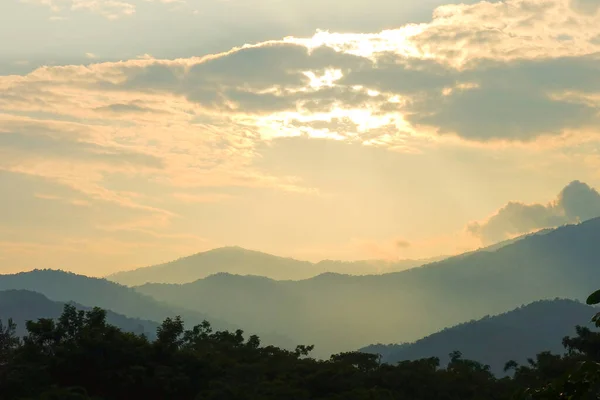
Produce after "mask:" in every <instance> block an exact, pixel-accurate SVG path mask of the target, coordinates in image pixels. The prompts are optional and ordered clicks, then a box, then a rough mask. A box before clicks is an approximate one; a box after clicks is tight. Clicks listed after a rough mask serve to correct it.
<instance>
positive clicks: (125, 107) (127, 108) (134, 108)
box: [95, 102, 163, 114]
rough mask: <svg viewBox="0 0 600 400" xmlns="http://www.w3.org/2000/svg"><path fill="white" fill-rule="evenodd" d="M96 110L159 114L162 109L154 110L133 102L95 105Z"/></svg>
mask: <svg viewBox="0 0 600 400" xmlns="http://www.w3.org/2000/svg"><path fill="white" fill-rule="evenodd" d="M95 110H96V111H100V112H112V113H136V114H137V113H153V114H161V113H163V111H161V110H156V109H153V108H149V107H144V106H142V105H138V104H136V103H135V102H132V103H126V104H123V103H116V104H111V105H108V106H104V107H97V108H96V109H95Z"/></svg>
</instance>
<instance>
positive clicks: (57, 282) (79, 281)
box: [0, 270, 295, 348]
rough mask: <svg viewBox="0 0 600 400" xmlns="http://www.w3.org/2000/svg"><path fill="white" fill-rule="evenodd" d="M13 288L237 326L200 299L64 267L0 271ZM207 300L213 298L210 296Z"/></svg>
mask: <svg viewBox="0 0 600 400" xmlns="http://www.w3.org/2000/svg"><path fill="white" fill-rule="evenodd" d="M10 289H21V290H29V291H34V292H38V293H41V294H43V295H45V296H46V297H48V298H49V299H51V300H53V301H61V302H69V301H73V302H76V303H79V304H82V305H84V306H88V307H94V306H98V307H101V308H104V309H106V310H112V311H114V312H116V313H120V314H124V315H126V316H128V317H134V318H141V319H146V320H151V321H157V322H162V321H163V320H164V319H165V318H167V317H174V316H176V315H180V316H181V317H182V318H183V320H184V322H185V323H186V326H188V327H191V326H193V325H196V324H199V323H201V322H202V321H203V320H208V321H209V322H210V323H211V325H212V326H213V328H214V329H218V330H223V329H227V330H236V329H238V326H237V325H233V324H231V323H229V322H228V321H226V320H222V319H220V318H215V317H212V316H208V315H206V314H205V313H204V311H203V305H202V304H201V303H200V302H194V303H193V304H190V307H185V306H184V307H180V306H177V305H171V304H166V303H164V302H162V301H158V300H155V299H154V298H152V297H151V296H148V295H145V294H141V293H139V292H138V291H136V290H134V289H132V288H128V287H126V286H122V285H119V284H117V283H114V282H110V281H107V280H106V279H98V278H90V277H87V276H84V275H77V274H73V273H68V272H64V271H56V270H34V271H31V272H22V273H18V274H12V275H0V290H10ZM206 301H207V302H209V303H210V302H212V300H211V299H207V300H206ZM248 332H251V333H259V334H261V333H262V334H261V337H262V338H263V340H264V342H265V343H269V344H274V345H278V346H282V347H285V348H290V347H293V345H295V344H292V342H290V340H289V339H288V338H287V337H286V336H285V335H282V334H280V333H278V332H275V331H273V330H271V329H269V327H266V328H265V327H258V329H256V330H249V331H248Z"/></svg>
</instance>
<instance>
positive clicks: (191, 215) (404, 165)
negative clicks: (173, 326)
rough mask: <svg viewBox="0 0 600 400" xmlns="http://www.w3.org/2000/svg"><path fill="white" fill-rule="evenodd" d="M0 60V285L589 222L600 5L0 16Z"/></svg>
mask: <svg viewBox="0 0 600 400" xmlns="http://www.w3.org/2000/svg"><path fill="white" fill-rule="evenodd" d="M0 38H2V40H0V188H1V189H2V190H1V192H0V194H1V196H0V273H10V272H15V271H21V270H29V269H33V268H61V269H65V270H69V271H74V272H78V273H84V274H89V275H97V276H103V275H106V274H109V273H112V272H116V271H120V270H125V269H131V268H136V267H140V266H145V265H152V264H156V263H160V262H165V261H169V260H172V259H175V258H178V257H181V256H185V255H189V254H193V253H196V252H200V251H205V250H208V249H211V248H216V247H221V246H227V245H238V246H242V247H246V248H250V249H255V250H261V251H265V252H269V253H272V254H276V255H282V256H289V257H295V258H299V259H307V260H313V261H316V260H320V259H342V260H355V259H372V258H379V259H390V260H393V259H406V258H424V257H432V256H438V255H443V254H457V253H461V252H464V251H468V250H472V249H476V248H479V247H482V246H486V245H489V244H491V243H495V242H497V241H501V240H504V239H508V238H511V237H514V236H517V235H520V234H524V233H528V232H532V231H535V230H537V229H541V228H547V227H554V226H560V225H562V224H565V223H576V222H578V221H581V220H584V219H587V218H592V217H596V216H600V195H599V194H598V192H597V191H596V188H599V187H600V168H599V167H600V154H599V152H598V149H599V144H600V0H506V1H495V2H476V1H470V2H467V3H462V4H453V3H447V1H440V0H425V1H423V0H419V1H416V0H407V1H403V2H398V1H392V0H371V1H369V2H366V1H357V0H347V1H344V2H340V1H326V2H323V1H316V0H302V1H299V0H286V1H283V0H261V1H257V0H255V1H250V0H202V1H200V0H5V1H2V2H0Z"/></svg>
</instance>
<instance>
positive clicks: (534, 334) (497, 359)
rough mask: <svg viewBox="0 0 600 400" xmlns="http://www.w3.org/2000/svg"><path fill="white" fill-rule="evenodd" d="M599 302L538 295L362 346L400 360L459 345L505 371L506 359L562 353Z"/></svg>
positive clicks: (444, 352)
mask: <svg viewBox="0 0 600 400" xmlns="http://www.w3.org/2000/svg"><path fill="white" fill-rule="evenodd" d="M596 312H598V309H597V307H591V306H587V305H585V304H582V303H580V302H577V301H573V300H566V299H555V300H541V301H536V302H533V303H531V304H528V305H526V306H523V307H519V308H517V309H515V310H512V311H510V312H506V313H503V314H499V315H495V316H491V317H490V316H485V317H484V318H482V319H479V320H477V321H469V322H466V323H462V324H459V325H456V326H453V327H451V328H446V329H444V330H442V331H440V332H436V333H434V334H432V335H429V336H426V337H425V338H423V339H420V340H417V341H416V342H414V343H402V344H390V345H383V344H376V345H371V346H367V347H364V348H362V349H360V351H361V352H365V353H372V354H381V356H382V361H383V362H386V363H390V364H394V363H397V362H400V361H404V360H418V359H422V358H429V357H438V358H439V359H440V364H441V365H446V364H447V363H448V361H449V354H450V353H451V352H453V351H460V352H461V353H462V355H463V357H464V358H466V359H469V360H475V361H479V362H481V363H483V364H487V365H489V366H490V367H491V370H492V371H493V372H494V373H495V374H497V375H503V374H504V365H505V363H506V362H507V361H509V360H514V361H516V362H518V363H519V364H526V363H527V359H528V358H534V357H535V355H536V354H538V353H540V352H542V351H550V352H552V353H555V354H562V353H564V348H563V347H562V345H561V342H562V339H563V338H564V337H565V336H575V329H574V328H575V326H576V325H581V326H586V327H588V328H592V326H593V324H591V322H590V319H591V316H593V315H594V314H595V313H596Z"/></svg>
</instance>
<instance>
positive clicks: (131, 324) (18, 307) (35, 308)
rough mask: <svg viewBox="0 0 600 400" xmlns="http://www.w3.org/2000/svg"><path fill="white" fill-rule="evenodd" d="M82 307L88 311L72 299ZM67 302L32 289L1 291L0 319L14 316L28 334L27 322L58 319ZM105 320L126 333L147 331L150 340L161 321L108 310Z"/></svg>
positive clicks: (18, 325)
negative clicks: (56, 299)
mask: <svg viewBox="0 0 600 400" xmlns="http://www.w3.org/2000/svg"><path fill="white" fill-rule="evenodd" d="M70 303H71V304H73V305H75V306H76V307H77V309H79V310H89V309H90V307H85V306H82V305H81V304H77V303H73V302H70ZM64 306H65V303H63V302H57V301H52V300H50V299H49V298H47V297H46V296H44V295H43V294H40V293H36V292H31V291H29V290H4V291H0V320H2V321H3V322H5V323H6V321H7V320H8V319H9V318H12V319H13V320H14V322H15V323H16V324H17V333H18V335H19V336H22V335H24V334H25V333H26V328H25V323H26V322H27V321H30V320H31V321H37V320H38V319H39V318H58V317H59V316H60V315H61V314H62V311H63V309H64ZM106 320H107V322H108V323H109V324H112V325H115V326H118V327H119V328H121V329H123V330H124V331H127V332H134V333H138V334H140V333H144V334H145V335H146V336H148V337H149V338H150V339H153V338H154V337H155V336H156V328H157V327H158V323H157V322H154V321H147V320H142V319H137V318H129V317H126V316H124V315H121V314H117V313H115V312H112V311H110V310H107V314H106Z"/></svg>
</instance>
